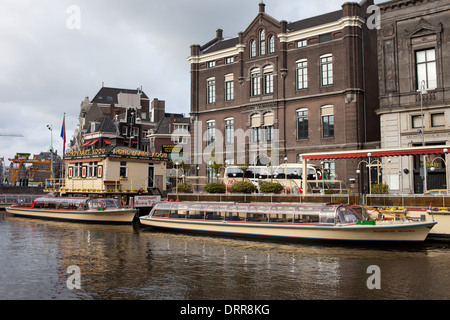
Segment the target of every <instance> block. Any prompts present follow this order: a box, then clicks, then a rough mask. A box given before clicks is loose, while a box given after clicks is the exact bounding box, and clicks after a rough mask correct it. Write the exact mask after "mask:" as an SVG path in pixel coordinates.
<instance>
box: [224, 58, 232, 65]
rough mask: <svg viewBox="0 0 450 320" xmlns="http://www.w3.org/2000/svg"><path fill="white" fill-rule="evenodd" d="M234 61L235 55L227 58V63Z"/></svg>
mask: <svg viewBox="0 0 450 320" xmlns="http://www.w3.org/2000/svg"><path fill="white" fill-rule="evenodd" d="M233 62H234V57H228V58H225V64H230V63H233Z"/></svg>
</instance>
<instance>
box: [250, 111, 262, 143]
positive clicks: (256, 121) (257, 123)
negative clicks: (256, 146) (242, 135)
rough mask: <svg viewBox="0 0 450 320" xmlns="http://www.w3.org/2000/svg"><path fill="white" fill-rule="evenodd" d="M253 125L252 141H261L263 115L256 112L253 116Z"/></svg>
mask: <svg viewBox="0 0 450 320" xmlns="http://www.w3.org/2000/svg"><path fill="white" fill-rule="evenodd" d="M251 126H252V141H253V142H259V140H260V138H261V132H260V129H261V115H260V114H254V115H252V116H251Z"/></svg>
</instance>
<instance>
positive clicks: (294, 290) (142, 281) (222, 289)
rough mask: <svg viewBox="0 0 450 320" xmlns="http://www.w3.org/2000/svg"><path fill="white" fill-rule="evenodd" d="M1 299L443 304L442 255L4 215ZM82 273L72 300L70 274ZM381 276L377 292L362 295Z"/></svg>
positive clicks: (426, 249)
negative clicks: (372, 272) (373, 274)
mask: <svg viewBox="0 0 450 320" xmlns="http://www.w3.org/2000/svg"><path fill="white" fill-rule="evenodd" d="M0 242H1V243H2V245H1V248H2V249H1V251H0V261H1V270H2V272H1V273H0V283H1V286H0V298H2V299H244V300H247V299H283V300H287V299H448V298H449V297H450V296H449V295H448V293H447V288H448V287H449V284H450V279H449V275H448V272H447V266H448V265H449V263H450V257H449V255H448V247H447V245H434V244H425V245H422V246H414V247H399V248H395V249H392V248H389V247H380V248H372V249H367V248H364V247H353V246H343V245H342V246H336V245H335V246H327V245H308V244H286V243H272V242H258V241H250V240H236V239H228V238H215V237H204V236H192V235H183V234H175V233H163V232H156V231H154V230H153V229H148V228H144V227H141V226H139V225H133V226H111V225H89V224H78V223H64V222H51V221H44V220H33V219H26V218H17V217H13V216H9V215H7V214H6V213H0ZM71 265H77V266H79V267H80V270H81V289H80V290H69V289H68V288H67V286H66V281H67V278H68V276H69V275H68V274H67V273H66V270H67V268H68V267H69V266H71ZM370 265H378V266H379V267H380V269H381V272H382V273H381V281H382V282H381V286H382V289H381V290H369V289H368V288H367V286H366V280H367V278H368V276H369V275H368V274H367V267H368V266H370Z"/></svg>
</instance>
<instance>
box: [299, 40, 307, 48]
mask: <svg viewBox="0 0 450 320" xmlns="http://www.w3.org/2000/svg"><path fill="white" fill-rule="evenodd" d="M306 45H307V42H306V40H299V41H297V48H303V47H306Z"/></svg>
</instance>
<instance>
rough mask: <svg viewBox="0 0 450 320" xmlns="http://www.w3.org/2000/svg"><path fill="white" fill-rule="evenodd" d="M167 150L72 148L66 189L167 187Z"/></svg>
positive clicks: (68, 191) (102, 192) (131, 190)
mask: <svg viewBox="0 0 450 320" xmlns="http://www.w3.org/2000/svg"><path fill="white" fill-rule="evenodd" d="M167 160H168V158H167V154H162V153H151V152H146V151H140V150H136V149H130V148H128V147H123V146H107V147H105V148H98V149H87V150H83V151H69V152H66V154H65V156H64V162H65V166H66V175H65V181H64V189H63V190H62V191H63V193H66V194H70V195H74V194H79V195H83V194H97V195H105V196H108V195H109V196H114V195H117V194H125V195H127V194H129V195H136V194H139V193H147V192H149V191H151V189H153V188H156V189H158V190H159V191H160V192H163V191H165V190H166V183H165V180H166V163H167Z"/></svg>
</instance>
